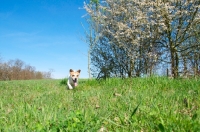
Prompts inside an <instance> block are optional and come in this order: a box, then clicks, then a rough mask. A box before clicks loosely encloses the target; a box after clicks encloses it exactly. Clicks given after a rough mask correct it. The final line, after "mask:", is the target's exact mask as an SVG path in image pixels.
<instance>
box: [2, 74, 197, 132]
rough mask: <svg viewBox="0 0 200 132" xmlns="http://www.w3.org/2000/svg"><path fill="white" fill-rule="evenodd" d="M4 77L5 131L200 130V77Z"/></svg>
mask: <svg viewBox="0 0 200 132" xmlns="http://www.w3.org/2000/svg"><path fill="white" fill-rule="evenodd" d="M65 84H66V79H63V80H31V81H1V82H0V131H5V132H7V131H8V132H10V131H45V132H46V131H52V132H54V131H77V132H79V131H91V132H94V131H100V130H102V131H113V132H116V131H120V132H121V131H181V132H184V131H198V130H200V110H199V107H200V80H198V79H196V80H195V79H190V80H188V79H177V80H172V79H167V78H162V77H159V78H157V77H152V78H133V79H123V80H121V79H117V78H115V79H108V80H106V81H99V82H97V81H96V80H80V83H79V86H78V87H77V88H75V89H74V90H67V88H66V85H65Z"/></svg>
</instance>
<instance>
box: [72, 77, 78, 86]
mask: <svg viewBox="0 0 200 132" xmlns="http://www.w3.org/2000/svg"><path fill="white" fill-rule="evenodd" d="M73 82H74V86H77V85H78V84H77V78H75V79H74V80H73Z"/></svg>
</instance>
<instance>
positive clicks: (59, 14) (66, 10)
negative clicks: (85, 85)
mask: <svg viewBox="0 0 200 132" xmlns="http://www.w3.org/2000/svg"><path fill="white" fill-rule="evenodd" d="M83 3H84V0H0V57H1V58H2V59H3V61H4V62H5V61H8V60H11V59H12V60H14V59H20V60H22V61H24V62H25V63H26V64H29V65H31V66H34V67H35V68H36V71H49V69H53V70H54V72H53V78H64V77H67V76H68V75H69V69H70V68H72V69H81V76H80V77H81V78H87V77H88V74H87V44H86V43H85V42H84V41H83V40H82V38H84V36H85V35H84V28H83V27H82V25H81V23H83V24H84V25H85V24H86V23H84V22H85V18H83V17H82V16H84V15H85V14H86V11H85V10H84V9H80V8H83Z"/></svg>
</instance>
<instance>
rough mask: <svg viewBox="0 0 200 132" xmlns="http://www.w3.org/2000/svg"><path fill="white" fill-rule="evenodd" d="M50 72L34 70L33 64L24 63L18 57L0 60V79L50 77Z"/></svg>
mask: <svg viewBox="0 0 200 132" xmlns="http://www.w3.org/2000/svg"><path fill="white" fill-rule="evenodd" d="M51 72H52V71H49V72H41V71H36V68H35V67H34V66H31V65H28V64H25V62H23V61H22V60H20V59H15V60H9V61H7V62H3V61H2V60H0V80H3V81H5V80H30V79H50V78H51V76H52V75H51Z"/></svg>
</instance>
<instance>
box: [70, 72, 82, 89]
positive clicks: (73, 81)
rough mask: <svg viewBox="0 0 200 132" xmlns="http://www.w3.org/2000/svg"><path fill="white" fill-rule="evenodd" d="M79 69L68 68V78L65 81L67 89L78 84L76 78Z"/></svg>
mask: <svg viewBox="0 0 200 132" xmlns="http://www.w3.org/2000/svg"><path fill="white" fill-rule="evenodd" d="M80 72H81V70H77V71H74V70H72V69H70V70H69V78H68V81H67V85H68V88H69V89H73V88H75V87H76V86H78V78H79V75H80Z"/></svg>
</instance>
